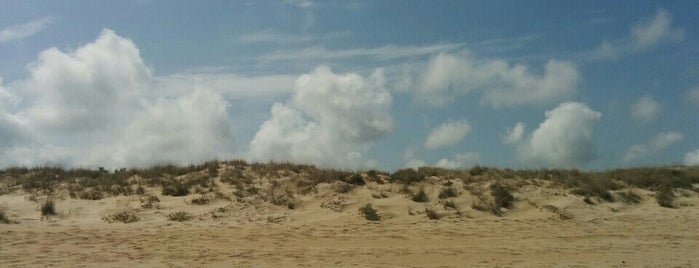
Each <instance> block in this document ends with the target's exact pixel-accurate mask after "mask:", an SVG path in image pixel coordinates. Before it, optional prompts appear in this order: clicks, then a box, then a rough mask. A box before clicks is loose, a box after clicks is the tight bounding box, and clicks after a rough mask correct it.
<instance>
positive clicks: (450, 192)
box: [439, 186, 461, 199]
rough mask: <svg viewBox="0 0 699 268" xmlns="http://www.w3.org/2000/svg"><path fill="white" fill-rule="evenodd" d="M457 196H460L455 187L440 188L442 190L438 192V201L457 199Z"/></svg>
mask: <svg viewBox="0 0 699 268" xmlns="http://www.w3.org/2000/svg"><path fill="white" fill-rule="evenodd" d="M459 195H461V193H460V192H459V190H458V189H456V187H452V186H449V187H446V188H442V190H441V191H439V199H445V198H449V197H457V196H459Z"/></svg>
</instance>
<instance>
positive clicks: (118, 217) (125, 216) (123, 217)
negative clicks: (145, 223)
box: [102, 211, 140, 223]
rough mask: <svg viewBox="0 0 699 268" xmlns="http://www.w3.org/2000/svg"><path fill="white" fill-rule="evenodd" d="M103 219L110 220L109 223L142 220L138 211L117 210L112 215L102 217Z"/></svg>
mask: <svg viewBox="0 0 699 268" xmlns="http://www.w3.org/2000/svg"><path fill="white" fill-rule="evenodd" d="M102 220H104V221H106V222H108V223H113V222H122V223H132V222H137V221H139V220H140V218H139V217H138V215H136V213H133V212H132V211H122V212H117V213H114V214H112V215H107V216H104V217H102Z"/></svg>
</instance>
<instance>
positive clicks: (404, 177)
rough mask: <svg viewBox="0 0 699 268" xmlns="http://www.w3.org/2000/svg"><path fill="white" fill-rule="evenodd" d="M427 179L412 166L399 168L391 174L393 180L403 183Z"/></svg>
mask: <svg viewBox="0 0 699 268" xmlns="http://www.w3.org/2000/svg"><path fill="white" fill-rule="evenodd" d="M424 180H425V177H424V176H423V175H422V174H419V173H418V172H417V171H415V170H414V169H412V168H405V169H400V170H397V171H396V172H393V174H391V182H397V183H402V184H412V183H418V182H422V181H424Z"/></svg>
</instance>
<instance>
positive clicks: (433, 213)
mask: <svg viewBox="0 0 699 268" xmlns="http://www.w3.org/2000/svg"><path fill="white" fill-rule="evenodd" d="M425 215H427V217H428V218H430V220H439V219H440V218H441V216H439V214H438V213H437V211H436V210H434V209H430V208H426V209H425Z"/></svg>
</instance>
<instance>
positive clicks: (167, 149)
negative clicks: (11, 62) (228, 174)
mask: <svg viewBox="0 0 699 268" xmlns="http://www.w3.org/2000/svg"><path fill="white" fill-rule="evenodd" d="M28 70H29V75H28V78H27V79H25V80H20V81H16V82H15V83H12V84H11V85H12V87H10V88H7V89H2V90H0V105H2V106H0V136H2V137H3V139H2V142H0V143H1V145H0V147H2V148H3V150H0V166H9V165H38V164H45V163H47V162H48V163H57V164H63V165H66V166H97V165H99V166H105V167H119V166H123V165H128V166H136V165H137V166H145V165H151V164H155V163H179V164H181V163H185V162H197V161H203V160H208V159H212V158H216V157H222V156H227V155H229V153H230V152H232V150H233V144H234V143H233V141H234V140H233V132H232V130H231V129H232V124H231V122H230V121H229V120H228V116H227V113H226V111H227V107H228V102H227V101H226V100H225V99H224V98H223V97H222V95H221V94H220V93H218V92H217V91H214V90H207V89H205V88H200V87H198V86H192V87H191V88H190V90H182V91H180V92H179V93H171V94H169V95H168V94H164V95H161V96H157V94H153V93H154V92H158V91H159V90H158V84H159V82H158V81H161V80H162V79H161V78H157V77H153V76H152V74H151V71H150V69H149V68H148V67H146V66H145V64H144V63H143V60H142V59H141V57H140V53H139V50H138V48H137V47H136V45H135V44H134V43H133V42H132V41H131V40H129V39H127V38H123V37H120V36H118V35H117V34H116V33H114V32H113V31H111V30H104V31H102V33H101V34H100V35H99V37H98V38H97V39H96V40H95V41H94V42H90V43H87V44H85V45H83V46H81V47H79V48H78V49H76V50H75V51H70V52H63V51H60V50H58V49H56V48H51V49H48V50H45V51H43V52H41V53H40V54H39V57H38V59H37V60H36V61H35V62H33V63H31V64H30V65H29V66H28ZM8 92H10V93H9V94H8ZM8 96H10V97H8ZM18 102H21V103H20V104H17V103H18ZM7 103H14V106H13V107H15V108H14V109H12V111H11V112H8V111H6V108H4V107H5V106H8V105H7ZM3 109H5V111H3Z"/></svg>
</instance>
